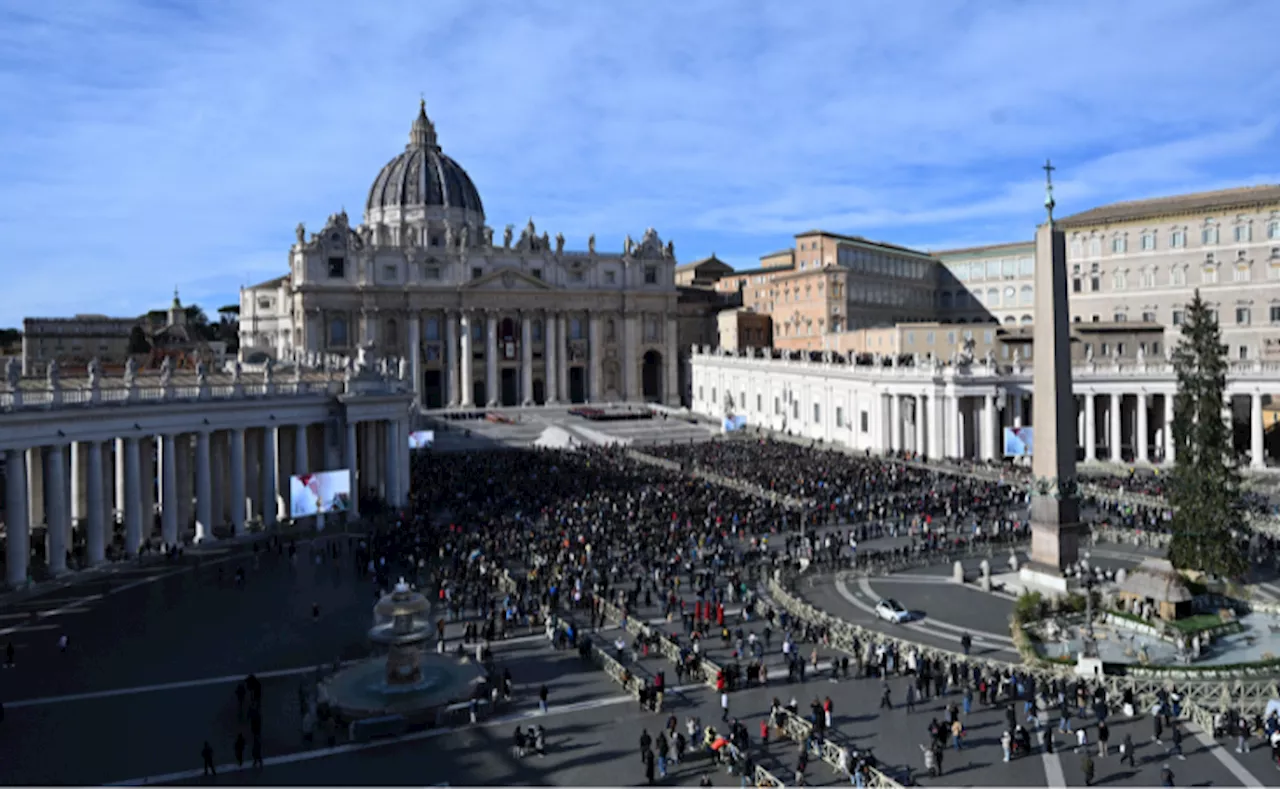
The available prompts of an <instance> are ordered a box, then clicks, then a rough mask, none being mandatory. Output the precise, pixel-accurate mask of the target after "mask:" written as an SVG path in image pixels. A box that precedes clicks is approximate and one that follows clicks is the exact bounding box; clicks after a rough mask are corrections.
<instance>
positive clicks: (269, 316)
mask: <svg viewBox="0 0 1280 789" xmlns="http://www.w3.org/2000/svg"><path fill="white" fill-rule="evenodd" d="M675 265H676V261H675V254H674V250H673V248H672V245H671V244H670V243H668V244H666V245H665V246H664V245H663V243H662V240H661V239H660V238H659V237H658V234H657V232H656V231H654V230H653V229H652V228H650V229H649V230H647V231H645V232H644V234H643V236H642V237H641V238H640V241H639V242H634V241H633V240H632V238H631V237H630V236H627V238H626V240H625V243H624V245H623V249H622V251H620V252H609V251H598V250H597V249H596V238H595V236H591V237H590V238H589V239H588V240H587V249H586V251H570V250H567V249H565V238H564V236H563V235H561V234H557V235H556V236H555V237H554V238H552V237H551V236H550V235H549V234H548V233H547V232H545V231H543V232H542V233H541V234H539V233H538V231H537V229H536V228H535V227H534V223H533V221H532V220H530V221H529V222H528V224H526V225H525V227H524V229H523V230H521V231H519V233H518V234H517V232H516V230H515V228H514V226H512V225H507V226H506V229H505V230H504V231H503V232H502V236H501V238H500V239H497V240H495V238H494V231H493V229H492V228H491V227H489V226H488V225H486V224H485V215H484V205H483V204H482V203H481V200H480V193H479V192H478V191H477V190H476V187H475V185H474V184H473V183H472V182H471V178H470V177H469V176H468V175H467V173H466V171H465V170H463V169H462V167H461V166H460V165H459V164H458V163H457V162H455V161H454V160H453V159H451V158H449V157H448V156H447V155H445V153H444V152H443V151H442V150H441V148H440V145H439V144H438V142H437V140H436V130H435V126H434V124H433V123H432V122H431V119H430V118H428V117H427V112H426V105H425V102H424V103H423V104H422V106H421V107H420V109H419V112H418V117H417V118H416V119H415V120H414V122H413V126H412V128H411V129H410V131H409V144H408V145H406V146H405V149H404V151H403V152H401V153H400V154H398V155H397V156H396V157H395V158H393V159H392V160H391V161H390V162H388V163H387V164H386V166H385V167H383V168H382V171H381V172H380V173H378V176H377V177H376V178H375V179H374V181H373V186H372V187H371V188H370V189H369V196H368V200H367V201H366V203H365V211H364V221H363V222H362V223H360V224H359V225H356V226H352V225H351V223H350V221H349V219H348V218H347V215H346V213H345V212H342V213H338V214H334V215H332V216H330V217H329V219H328V221H327V222H326V223H325V226H324V229H323V230H321V231H320V232H318V233H308V232H307V230H306V228H305V227H304V226H303V225H301V224H300V225H298V227H297V242H296V243H295V244H294V245H293V248H292V249H291V251H290V254H289V273H288V274H286V275H284V276H282V277H278V278H276V279H273V280H269V281H267V282H264V283H261V284H259V285H255V286H253V287H249V288H244V289H242V291H241V295H240V310H241V312H240V331H241V356H242V358H246V359H251V358H253V357H254V356H257V357H259V358H263V357H270V358H297V357H299V356H301V355H308V356H319V355H329V354H337V355H344V356H348V357H350V356H355V355H356V351H357V349H361V348H363V349H366V351H367V352H368V353H371V354H373V355H374V356H378V357H403V358H405V359H407V361H408V366H409V371H408V372H409V375H410V377H411V380H412V381H413V386H414V389H415V392H417V396H418V401H419V403H420V404H421V405H422V406H424V407H426V408H442V407H459V408H470V407H481V406H496V405H505V406H513V405H535V404H550V403H570V402H572V403H583V402H614V401H641V400H644V401H648V402H662V403H668V404H676V403H678V401H679V389H678V383H677V381H678V378H679V375H678V372H677V364H678V361H677V359H678V353H677V339H676V332H677V320H676V314H677V307H676V300H677V288H676V285H675V281H674V269H675Z"/></svg>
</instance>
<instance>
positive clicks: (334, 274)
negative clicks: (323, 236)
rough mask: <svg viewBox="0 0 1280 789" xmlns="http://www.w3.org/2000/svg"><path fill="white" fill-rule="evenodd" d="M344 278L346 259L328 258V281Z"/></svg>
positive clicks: (345, 274)
mask: <svg viewBox="0 0 1280 789" xmlns="http://www.w3.org/2000/svg"><path fill="white" fill-rule="evenodd" d="M345 276H347V260H346V258H341V257H331V258H329V279H342V278H343V277H345Z"/></svg>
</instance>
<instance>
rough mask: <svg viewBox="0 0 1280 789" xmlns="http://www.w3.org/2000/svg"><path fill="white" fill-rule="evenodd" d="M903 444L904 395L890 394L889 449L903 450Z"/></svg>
mask: <svg viewBox="0 0 1280 789" xmlns="http://www.w3.org/2000/svg"><path fill="white" fill-rule="evenodd" d="M903 448H904V447H903V446H902V397H901V396H899V395H898V394H896V393H894V394H890V395H889V449H891V450H893V451H895V452H901V451H902V450H903Z"/></svg>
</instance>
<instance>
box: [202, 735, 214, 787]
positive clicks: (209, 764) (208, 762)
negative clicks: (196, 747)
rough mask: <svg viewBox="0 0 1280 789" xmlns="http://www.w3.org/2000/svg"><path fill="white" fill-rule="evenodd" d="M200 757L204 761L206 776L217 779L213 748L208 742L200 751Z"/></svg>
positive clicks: (206, 741)
mask: <svg viewBox="0 0 1280 789" xmlns="http://www.w3.org/2000/svg"><path fill="white" fill-rule="evenodd" d="M200 757H201V758H202V759H203V760H204V774H205V775H208V776H213V777H215V778H216V777H217V775H218V771H217V769H215V768H214V766H213V746H212V745H210V744H209V741H208V740H205V741H204V747H203V748H201V749H200Z"/></svg>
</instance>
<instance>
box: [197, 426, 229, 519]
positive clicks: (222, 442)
mask: <svg viewBox="0 0 1280 789" xmlns="http://www.w3.org/2000/svg"><path fill="white" fill-rule="evenodd" d="M226 447H227V434H226V433H225V432H219V433H214V434H212V435H210V436H209V484H210V486H211V487H212V488H213V490H214V493H213V496H212V498H211V500H210V502H209V528H210V529H215V528H217V527H219V526H222V525H224V524H225V523H226V522H227V491H228V490H229V485H228V484H227V450H226ZM198 450H199V448H198V447H197V451H198ZM196 482H197V484H198V483H199V480H198V479H197V480H196ZM197 509H199V507H197ZM198 517H199V513H197V518H198Z"/></svg>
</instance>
